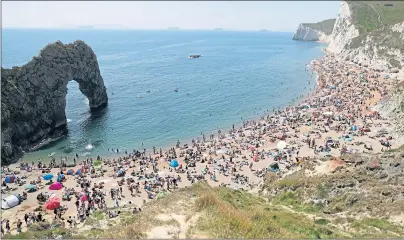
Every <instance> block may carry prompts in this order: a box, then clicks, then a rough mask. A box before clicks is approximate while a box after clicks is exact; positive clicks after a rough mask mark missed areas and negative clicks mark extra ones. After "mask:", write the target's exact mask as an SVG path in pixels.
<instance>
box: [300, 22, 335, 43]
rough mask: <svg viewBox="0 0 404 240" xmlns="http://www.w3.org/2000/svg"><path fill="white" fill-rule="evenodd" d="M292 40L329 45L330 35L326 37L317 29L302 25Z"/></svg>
mask: <svg viewBox="0 0 404 240" xmlns="http://www.w3.org/2000/svg"><path fill="white" fill-rule="evenodd" d="M292 39H293V40H301V41H320V42H325V43H329V42H330V40H331V38H330V35H327V34H325V33H324V32H322V31H319V30H317V29H313V28H310V27H308V26H305V25H304V24H300V25H299V28H298V29H297V30H296V32H295V35H293V38H292Z"/></svg>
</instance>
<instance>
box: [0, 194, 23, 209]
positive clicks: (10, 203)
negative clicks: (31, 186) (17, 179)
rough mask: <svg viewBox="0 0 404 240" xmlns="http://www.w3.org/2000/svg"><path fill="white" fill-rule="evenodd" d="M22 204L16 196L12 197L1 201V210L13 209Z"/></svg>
mask: <svg viewBox="0 0 404 240" xmlns="http://www.w3.org/2000/svg"><path fill="white" fill-rule="evenodd" d="M18 204H20V199H19V198H18V197H17V196H16V195H10V196H8V197H5V198H3V199H2V200H1V209H9V208H13V207H15V206H17V205H18Z"/></svg>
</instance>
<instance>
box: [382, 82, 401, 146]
mask: <svg viewBox="0 0 404 240" xmlns="http://www.w3.org/2000/svg"><path fill="white" fill-rule="evenodd" d="M376 110H377V111H378V112H379V113H380V114H381V115H382V116H383V117H386V118H389V119H391V120H392V121H393V123H394V125H393V126H394V128H395V130H396V133H395V134H393V135H394V139H395V141H396V143H397V144H399V145H400V144H404V85H401V86H397V88H395V89H394V90H393V91H392V92H390V93H389V95H388V96H387V97H385V98H384V99H383V100H382V101H381V102H380V103H379V104H378V105H377V106H376Z"/></svg>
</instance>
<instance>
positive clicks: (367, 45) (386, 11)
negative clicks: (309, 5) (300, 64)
mask: <svg viewBox="0 0 404 240" xmlns="http://www.w3.org/2000/svg"><path fill="white" fill-rule="evenodd" d="M403 11H404V4H403V3H402V2H393V1H391V3H389V4H387V2H386V3H385V4H383V3H381V2H371V1H369V2H362V1H361V2H354V1H350V2H342V3H341V6H340V13H339V16H338V18H337V20H336V22H335V26H334V30H333V32H332V34H331V42H330V44H329V46H328V48H327V51H329V52H331V53H336V54H337V56H338V57H340V58H341V59H343V60H348V61H352V62H354V63H357V64H360V65H367V66H369V67H371V68H373V69H378V70H381V71H384V72H391V70H392V69H398V70H399V76H401V77H403V76H404V68H403V67H402V66H403V64H404V15H403V14H402V13H403Z"/></svg>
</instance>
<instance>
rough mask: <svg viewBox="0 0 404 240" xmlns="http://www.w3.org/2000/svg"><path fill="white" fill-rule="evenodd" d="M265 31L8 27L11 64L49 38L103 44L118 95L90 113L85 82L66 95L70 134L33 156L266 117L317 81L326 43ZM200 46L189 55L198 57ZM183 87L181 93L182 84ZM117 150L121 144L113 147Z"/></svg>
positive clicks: (184, 137)
mask: <svg viewBox="0 0 404 240" xmlns="http://www.w3.org/2000/svg"><path fill="white" fill-rule="evenodd" d="M292 36H293V33H286V32H261V31H214V30H212V31H202V30H200V31H196V30H195V31H192V30H101V29H63V30H61V29H59V30H43V29H41V30H40V29H3V30H2V66H3V67H5V68H11V67H12V66H21V65H24V64H25V63H27V62H28V61H30V60H31V59H32V57H34V56H36V55H38V53H39V51H40V50H41V49H42V48H43V47H44V46H45V45H47V44H48V43H51V42H55V41H57V40H60V41H62V42H63V43H71V42H73V41H75V40H78V39H79V40H83V41H85V42H86V43H87V44H88V45H90V46H91V48H92V49H93V51H94V52H95V54H96V56H97V59H98V63H99V67H100V71H101V75H102V77H103V79H104V84H105V86H106V88H107V93H108V97H109V102H108V107H107V108H106V109H104V110H102V111H100V112H98V113H95V114H91V113H90V111H89V110H90V109H89V106H88V100H87V99H86V97H85V96H84V95H83V94H82V93H81V92H80V90H79V87H78V84H77V83H76V82H75V81H74V79H72V81H70V82H69V84H68V86H67V88H68V92H67V96H66V116H67V121H68V134H67V136H65V137H63V138H61V139H59V140H58V141H55V142H52V143H50V144H48V145H45V146H43V147H41V148H40V149H38V150H36V151H33V152H29V153H26V154H25V156H24V159H26V160H28V161H37V160H39V159H41V160H42V161H47V160H49V159H51V157H50V156H52V157H55V158H56V159H59V158H61V157H67V158H68V159H72V158H73V156H74V155H75V154H76V153H77V154H78V155H79V156H80V158H81V159H83V158H85V157H96V156H97V155H101V156H109V157H112V156H115V155H117V153H116V149H119V151H120V152H119V153H118V154H122V153H123V152H124V151H125V150H126V151H128V152H131V151H132V150H133V149H137V150H141V151H143V149H146V151H147V152H151V151H152V149H153V147H155V148H156V149H157V150H159V148H163V149H168V148H170V147H173V146H175V144H176V142H177V141H178V140H179V141H180V143H181V144H183V143H186V142H190V141H191V140H192V139H196V138H198V137H201V134H202V133H204V134H205V135H206V136H207V137H208V136H209V134H211V133H217V131H218V130H219V129H220V130H222V131H227V130H229V129H231V128H232V126H233V124H234V125H235V126H236V127H239V126H240V125H241V124H242V123H243V121H247V120H251V119H259V118H260V117H262V116H265V115H267V114H269V113H271V112H272V111H273V109H278V108H283V107H286V106H288V105H290V104H293V103H294V102H296V101H297V100H298V99H299V98H301V96H302V95H307V94H309V93H310V91H311V90H313V89H314V87H315V84H316V81H315V77H316V76H315V75H314V73H313V72H311V71H310V70H308V67H307V65H308V64H309V63H310V61H311V60H313V59H315V58H319V57H321V56H322V55H323V52H322V48H324V47H325V45H324V44H320V43H317V42H303V41H293V40H292ZM192 54H200V55H201V57H200V58H196V59H190V58H189V55H192ZM175 90H177V91H175ZM112 149H114V150H115V151H114V152H112Z"/></svg>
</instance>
